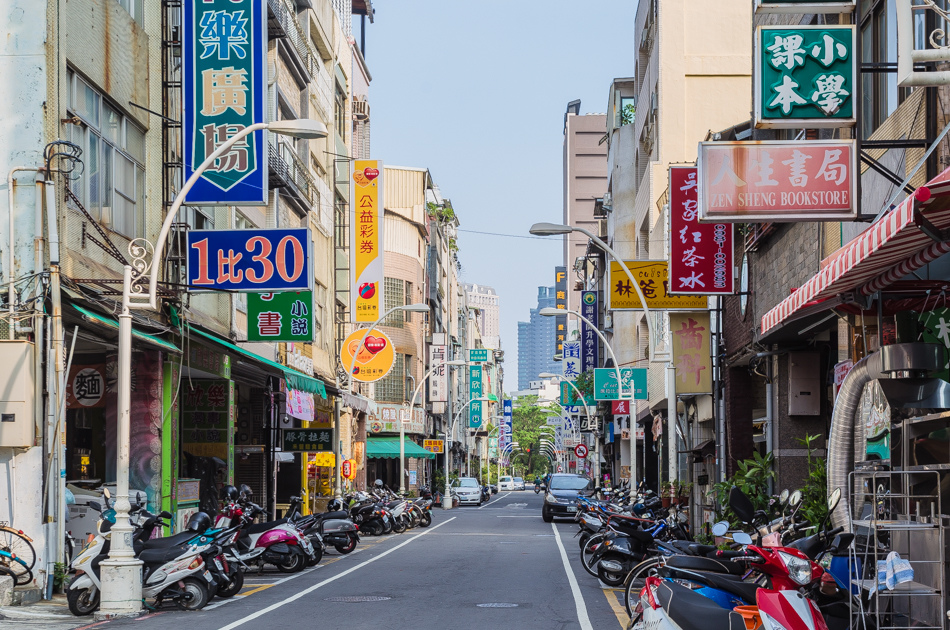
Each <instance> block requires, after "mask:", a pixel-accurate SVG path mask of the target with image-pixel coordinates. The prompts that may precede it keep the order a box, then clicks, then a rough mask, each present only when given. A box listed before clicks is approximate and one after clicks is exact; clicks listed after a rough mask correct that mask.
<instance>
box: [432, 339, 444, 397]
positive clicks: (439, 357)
mask: <svg viewBox="0 0 950 630" xmlns="http://www.w3.org/2000/svg"><path fill="white" fill-rule="evenodd" d="M447 357H448V354H447V352H446V346H436V345H432V346H429V365H431V366H432V375H431V376H429V402H447V401H448V399H449V366H447V365H445V362H446V360H447Z"/></svg>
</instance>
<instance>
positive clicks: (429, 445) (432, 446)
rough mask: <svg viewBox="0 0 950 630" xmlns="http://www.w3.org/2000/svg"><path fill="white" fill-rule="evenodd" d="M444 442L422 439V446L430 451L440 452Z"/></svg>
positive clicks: (442, 449)
mask: <svg viewBox="0 0 950 630" xmlns="http://www.w3.org/2000/svg"><path fill="white" fill-rule="evenodd" d="M443 444H444V442H443V441H442V440H422V448H424V449H425V450H427V451H429V452H430V453H442V452H443V451H444V450H445V449H444V448H443Z"/></svg>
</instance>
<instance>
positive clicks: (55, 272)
mask: <svg viewBox="0 0 950 630" xmlns="http://www.w3.org/2000/svg"><path fill="white" fill-rule="evenodd" d="M43 188H44V193H45V196H46V223H47V225H46V229H47V230H48V231H49V276H50V298H51V301H52V302H53V329H52V332H51V335H52V336H51V337H50V342H51V349H52V352H53V361H54V366H55V371H56V377H55V379H54V383H53V387H54V389H53V390H51V392H53V391H55V394H56V395H55V396H53V397H52V400H51V401H50V405H51V406H53V408H54V411H53V414H52V416H53V418H54V425H53V426H54V427H55V428H54V434H53V435H51V436H50V439H51V442H52V444H53V447H54V448H55V458H56V463H57V467H56V469H54V474H53V479H54V480H55V481H56V495H57V499H58V501H57V504H56V522H57V524H58V527H57V540H56V556H55V557H56V559H57V560H59V559H61V558H63V553H64V549H63V540H64V537H65V529H64V528H65V513H66V492H65V489H66V487H65V481H66V477H65V472H66V462H65V453H64V451H63V448H64V447H63V445H64V440H63V437H64V436H65V427H64V426H62V425H60V423H59V422H57V421H56V418H58V416H59V414H60V410H61V409H62V408H63V401H64V393H65V392H63V389H64V387H63V383H64V374H63V369H64V366H63V343H64V339H63V302H62V292H61V291H60V275H59V228H58V225H57V222H56V185H55V183H54V182H53V180H47V181H46V183H45V184H44V185H43ZM54 401H55V402H54ZM52 481H53V480H51V482H52ZM50 485H52V483H51V484H50Z"/></svg>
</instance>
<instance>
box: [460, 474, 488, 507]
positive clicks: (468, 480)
mask: <svg viewBox="0 0 950 630" xmlns="http://www.w3.org/2000/svg"><path fill="white" fill-rule="evenodd" d="M454 490H455V494H457V495H458V498H459V505H465V504H466V503H468V504H470V505H471V504H474V505H481V504H482V487H481V486H480V485H479V483H478V479H476V478H475V477H460V478H459V480H458V483H457V484H455V488H454Z"/></svg>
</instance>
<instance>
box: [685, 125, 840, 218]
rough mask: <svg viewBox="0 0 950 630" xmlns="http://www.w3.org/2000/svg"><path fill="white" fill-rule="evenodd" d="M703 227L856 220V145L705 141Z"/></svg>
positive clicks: (701, 196) (701, 148)
mask: <svg viewBox="0 0 950 630" xmlns="http://www.w3.org/2000/svg"><path fill="white" fill-rule="evenodd" d="M697 165H698V168H699V178H698V180H699V181H698V184H699V187H698V194H699V197H698V201H699V220H700V221H701V222H703V223H713V222H723V223H744V222H747V221H769V222H792V221H829V220H853V219H854V218H855V214H856V212H857V202H856V200H855V182H856V180H857V177H856V175H855V174H856V167H855V153H854V141H853V140H810V141H809V140H806V141H784V140H783V141H769V142H764V141H763V142H701V143H700V144H699V159H698V161H697Z"/></svg>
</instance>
